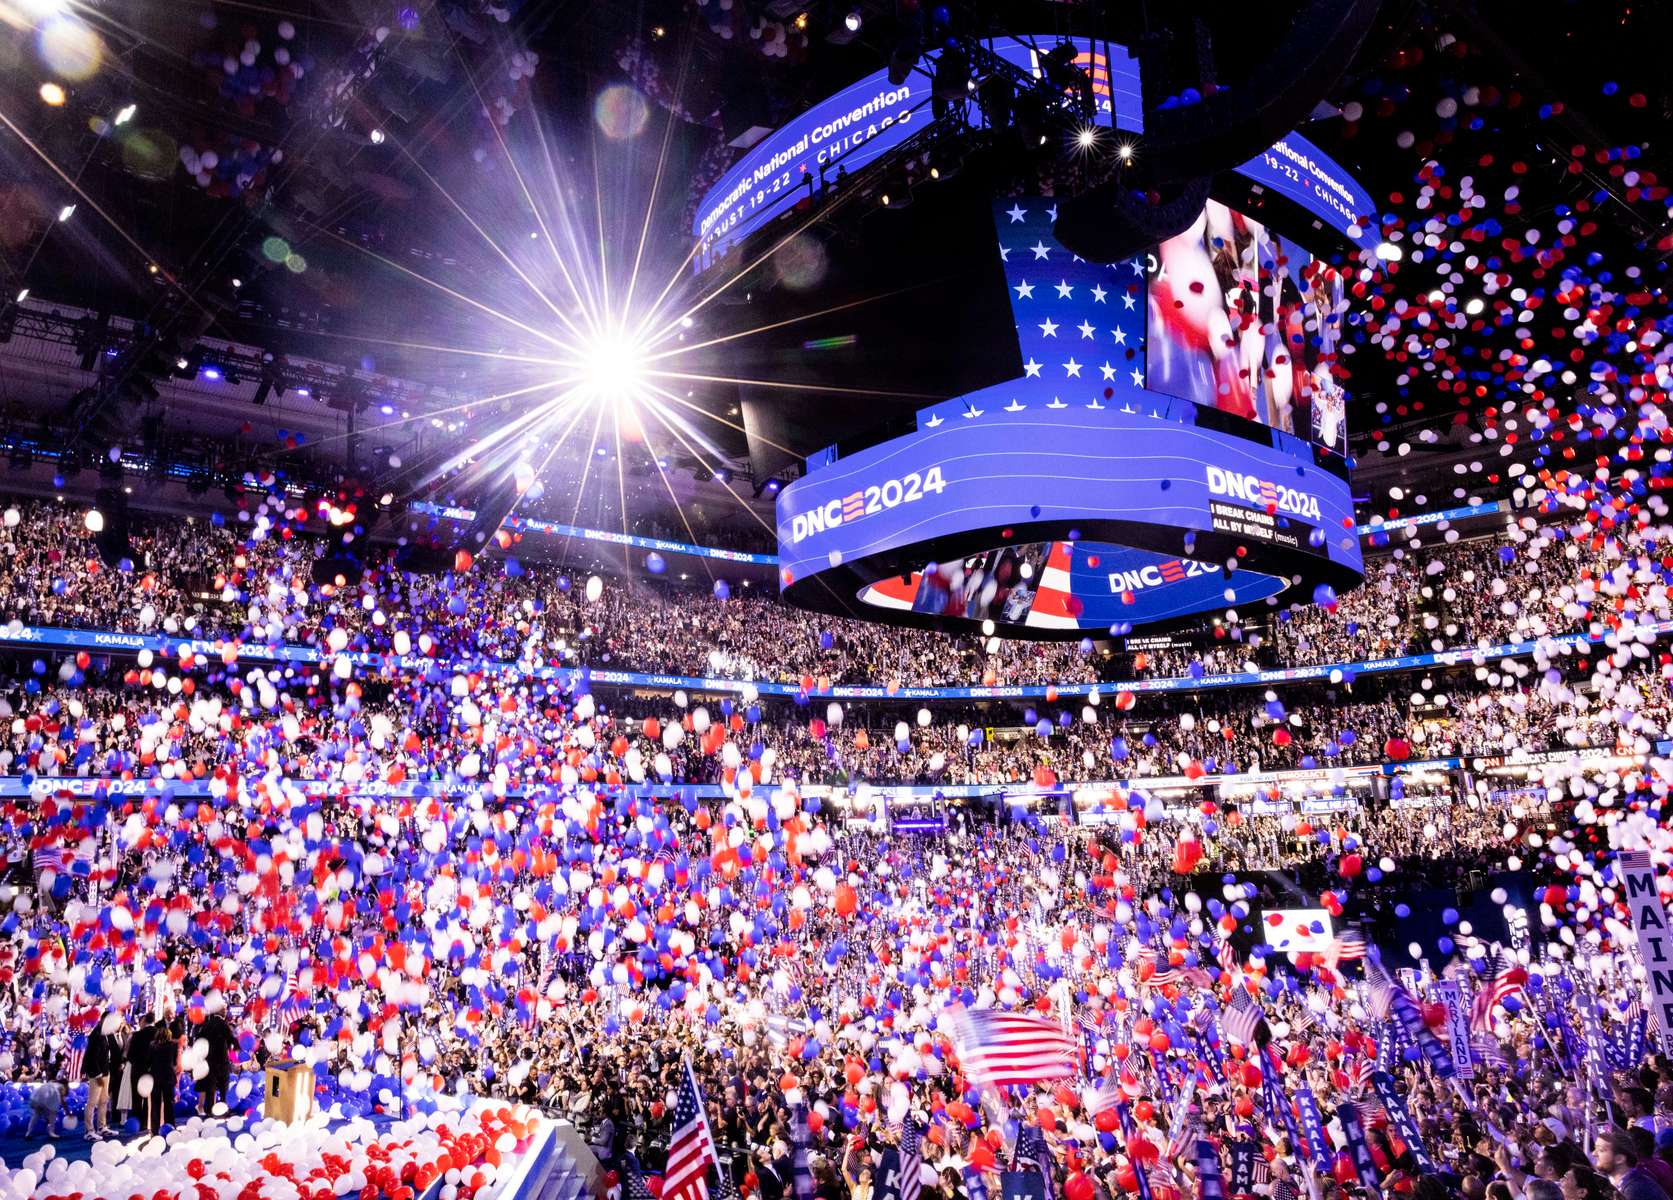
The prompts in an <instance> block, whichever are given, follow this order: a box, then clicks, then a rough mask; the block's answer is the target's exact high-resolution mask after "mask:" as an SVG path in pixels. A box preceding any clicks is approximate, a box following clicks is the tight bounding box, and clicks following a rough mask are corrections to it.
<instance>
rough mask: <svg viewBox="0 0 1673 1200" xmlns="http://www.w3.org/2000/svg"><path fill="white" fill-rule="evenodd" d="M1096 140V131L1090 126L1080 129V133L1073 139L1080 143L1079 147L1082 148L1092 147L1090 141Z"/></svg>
mask: <svg viewBox="0 0 1673 1200" xmlns="http://www.w3.org/2000/svg"><path fill="white" fill-rule="evenodd" d="M1097 140H1098V131H1097V130H1096V129H1092V128H1090V127H1089V128H1086V129H1083V130H1081V131H1080V133H1078V134H1077V135H1075V141H1076V142H1077V143H1078V144H1079V145H1080V148H1081V149H1082V150H1090V149H1092V143H1094V142H1096V141H1097Z"/></svg>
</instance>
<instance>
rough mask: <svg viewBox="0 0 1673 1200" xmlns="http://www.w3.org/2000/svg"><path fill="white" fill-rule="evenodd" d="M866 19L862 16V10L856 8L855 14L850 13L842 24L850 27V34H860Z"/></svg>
mask: <svg viewBox="0 0 1673 1200" xmlns="http://www.w3.org/2000/svg"><path fill="white" fill-rule="evenodd" d="M864 19H865V18H863V17H861V16H860V10H859V9H857V8H856V9H855V10H854V11H853V12H851V13H849V14H848V15H847V16H846V17H844V18H843V19H842V23H843V24H844V25H846V26H847V27H848V32H849V33H858V32H860V25H861V23H862V22H863V21H864Z"/></svg>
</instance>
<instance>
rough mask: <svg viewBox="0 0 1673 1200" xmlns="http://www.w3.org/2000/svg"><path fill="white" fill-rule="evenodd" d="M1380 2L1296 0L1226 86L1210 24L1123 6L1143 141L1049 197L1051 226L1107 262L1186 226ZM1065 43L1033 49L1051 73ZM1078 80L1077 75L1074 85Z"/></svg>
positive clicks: (1330, 66)
mask: <svg viewBox="0 0 1673 1200" xmlns="http://www.w3.org/2000/svg"><path fill="white" fill-rule="evenodd" d="M1378 7H1379V0H1306V3H1304V4H1302V5H1301V7H1300V10H1299V11H1298V12H1296V13H1295V15H1294V17H1293V19H1292V20H1291V22H1290V24H1289V26H1288V28H1287V29H1286V30H1285V31H1284V32H1283V34H1282V36H1281V37H1280V39H1279V41H1278V44H1277V45H1276V46H1275V47H1273V48H1272V49H1270V50H1266V51H1264V52H1263V53H1262V54H1260V55H1259V56H1257V61H1256V62H1255V63H1254V65H1253V66H1252V67H1251V68H1250V69H1249V70H1248V71H1247V72H1246V73H1245V74H1244V75H1243V76H1242V77H1240V78H1237V79H1236V80H1235V84H1234V85H1233V86H1227V81H1226V80H1223V79H1221V78H1220V75H1219V64H1220V63H1221V61H1227V62H1231V61H1233V60H1234V58H1235V55H1221V54H1218V53H1217V49H1218V48H1217V47H1216V46H1215V44H1214V37H1213V29H1212V27H1211V26H1210V24H1209V23H1208V22H1207V21H1205V20H1204V19H1203V18H1202V17H1201V16H1199V15H1197V14H1196V13H1193V12H1191V11H1190V10H1189V9H1188V8H1187V7H1186V6H1177V8H1176V9H1172V10H1168V11H1166V12H1161V13H1159V14H1158V15H1156V16H1155V18H1154V19H1151V18H1150V17H1149V16H1148V15H1147V13H1145V12H1144V11H1142V10H1141V11H1140V12H1138V13H1133V12H1128V13H1126V14H1125V18H1126V20H1127V21H1128V22H1129V23H1130V26H1131V27H1130V28H1126V29H1123V30H1120V31H1119V32H1120V36H1122V37H1123V38H1124V40H1126V41H1127V43H1128V44H1129V45H1131V46H1133V48H1134V51H1135V53H1136V54H1137V57H1138V60H1139V67H1140V75H1141V78H1142V81H1143V89H1144V142H1143V145H1142V147H1141V148H1140V151H1139V152H1138V153H1136V154H1128V155H1118V158H1117V161H1118V162H1119V163H1120V166H1121V169H1120V170H1119V171H1118V172H1116V173H1114V174H1111V175H1108V176H1106V177H1105V178H1103V179H1101V180H1098V181H1096V182H1094V184H1093V186H1091V187H1088V188H1087V189H1085V190H1084V191H1082V192H1081V193H1080V194H1078V195H1074V196H1065V197H1064V198H1062V199H1060V200H1059V201H1058V205H1057V214H1058V215H1057V221H1056V224H1055V225H1054V226H1053V229H1052V232H1053V234H1054V236H1055V237H1056V238H1057V240H1058V241H1059V242H1061V243H1062V244H1063V245H1064V246H1065V247H1066V248H1068V249H1069V250H1070V251H1072V252H1073V253H1075V254H1078V255H1080V256H1081V257H1082V258H1085V259H1089V260H1091V261H1093V262H1116V261H1119V260H1121V259H1124V258H1127V257H1130V256H1131V255H1133V254H1135V253H1137V252H1138V251H1140V250H1142V249H1144V248H1145V247H1147V246H1153V245H1155V244H1156V243H1158V242H1162V241H1166V240H1167V239H1168V238H1170V237H1173V236H1174V235H1175V234H1177V233H1179V232H1180V231H1182V230H1183V229H1185V228H1186V227H1187V226H1188V225H1189V224H1190V223H1191V222H1192V221H1193V220H1195V219H1196V217H1197V214H1198V213H1199V212H1201V210H1202V204H1203V201H1204V199H1205V198H1206V197H1207V195H1208V188H1209V183H1210V181H1211V180H1212V178H1213V177H1214V176H1215V175H1216V174H1218V173H1219V172H1221V171H1227V170H1231V169H1232V168H1233V167H1235V166H1237V165H1238V164H1239V163H1242V162H1245V161H1247V160H1248V159H1249V158H1251V157H1252V156H1254V155H1256V154H1258V153H1260V152H1261V151H1262V150H1264V149H1265V148H1266V147H1268V146H1270V145H1272V143H1273V142H1275V141H1277V140H1278V139H1279V138H1282V137H1283V136H1284V135H1285V134H1287V133H1288V132H1289V131H1290V130H1292V129H1294V128H1295V127H1296V126H1297V125H1299V124H1301V123H1302V122H1303V121H1305V120H1307V118H1308V116H1309V115H1310V114H1311V113H1312V111H1313V109H1314V107H1315V106H1316V105H1317V104H1318V102H1319V100H1320V99H1322V98H1323V96H1324V95H1325V93H1326V92H1327V91H1329V90H1330V88H1331V87H1332V86H1333V85H1334V84H1335V82H1336V80H1337V79H1338V78H1340V76H1341V74H1342V71H1343V70H1344V69H1346V66H1347V64H1348V63H1349V62H1351V61H1352V60H1353V57H1354V53H1355V52H1356V51H1357V50H1358V48H1359V45H1360V43H1361V42H1362V41H1363V40H1364V39H1365V35H1366V34H1367V33H1368V32H1369V31H1370V28H1371V23H1372V21H1373V20H1374V19H1375V17H1376V13H1377V9H1378ZM1067 46H1068V44H1067V43H1065V45H1064V46H1058V47H1055V48H1054V49H1053V50H1051V51H1050V52H1049V53H1047V54H1046V55H1045V56H1044V57H1043V59H1042V63H1041V65H1042V70H1043V73H1044V74H1045V75H1046V77H1047V78H1048V79H1052V80H1054V81H1056V80H1057V79H1058V78H1059V77H1061V78H1063V79H1065V80H1066V79H1067V75H1066V74H1064V72H1066V71H1067V70H1071V69H1074V68H1073V50H1072V47H1068V49H1069V53H1068V54H1067V55H1065V54H1064V53H1063V51H1064V50H1065V47H1067ZM1077 87H1078V84H1077Z"/></svg>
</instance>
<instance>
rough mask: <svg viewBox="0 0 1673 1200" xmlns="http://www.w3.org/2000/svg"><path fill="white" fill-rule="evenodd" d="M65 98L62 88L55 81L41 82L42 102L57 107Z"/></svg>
mask: <svg viewBox="0 0 1673 1200" xmlns="http://www.w3.org/2000/svg"><path fill="white" fill-rule="evenodd" d="M65 98H66V97H65V95H64V89H63V88H61V87H59V86H58V85H57V84H56V83H51V82H48V83H43V84H41V102H42V103H43V104H50V105H51V106H52V107H53V108H57V107H58V106H59V105H60V104H63V103H64V100H65Z"/></svg>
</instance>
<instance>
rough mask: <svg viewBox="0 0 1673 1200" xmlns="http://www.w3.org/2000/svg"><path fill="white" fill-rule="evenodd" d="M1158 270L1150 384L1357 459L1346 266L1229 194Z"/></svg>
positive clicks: (1158, 261) (1171, 248) (1169, 249)
mask: <svg viewBox="0 0 1673 1200" xmlns="http://www.w3.org/2000/svg"><path fill="white" fill-rule="evenodd" d="M1147 265H1148V268H1149V269H1148V284H1149V303H1150V321H1149V326H1148V341H1147V343H1146V345H1147V353H1146V356H1145V363H1146V385H1147V386H1148V387H1150V388H1153V389H1154V390H1156V391H1158V392H1166V393H1167V394H1169V395H1173V396H1180V397H1182V398H1184V399H1187V400H1192V401H1195V402H1196V403H1198V404H1201V405H1204V406H1206V407H1209V408H1215V409H1218V410H1220V411H1222V412H1229V413H1234V414H1236V415H1237V416H1240V417H1245V418H1248V419H1249V420H1253V421H1259V422H1260V423H1261V424H1263V425H1267V426H1270V427H1271V428H1274V429H1281V430H1283V431H1284V432H1286V433H1293V434H1295V435H1297V436H1298V437H1302V438H1305V439H1307V440H1309V441H1313V442H1316V443H1317V444H1318V445H1320V446H1323V447H1325V448H1326V449H1328V450H1331V451H1334V452H1335V453H1336V454H1339V455H1346V454H1347V440H1348V429H1347V398H1346V396H1345V394H1344V393H1343V390H1342V387H1341V385H1340V383H1339V382H1338V381H1337V379H1336V377H1335V363H1336V357H1337V351H1338V347H1339V346H1340V343H1341V335H1342V321H1343V319H1344V317H1345V315H1346V312H1347V291H1346V283H1345V279H1344V276H1343V272H1342V271H1341V270H1340V269H1339V268H1337V267H1333V266H1331V265H1330V264H1329V263H1326V262H1323V261H1321V260H1319V259H1316V258H1314V257H1313V256H1312V255H1311V254H1309V253H1308V252H1307V251H1306V250H1303V249H1302V248H1301V247H1300V246H1298V245H1297V244H1296V243H1295V242H1294V241H1292V240H1290V239H1287V238H1284V237H1280V236H1279V235H1278V234H1277V233H1275V232H1273V231H1272V230H1269V229H1268V228H1267V227H1266V226H1265V225H1264V224H1263V223H1261V222H1260V221H1256V220H1254V219H1252V218H1250V217H1248V216H1246V215H1244V214H1243V213H1240V212H1235V211H1233V210H1232V209H1230V208H1227V207H1226V206H1225V205H1224V204H1221V203H1220V202H1219V201H1218V200H1210V201H1209V202H1208V204H1207V205H1206V207H1204V209H1203V212H1202V215H1201V216H1199V217H1198V218H1197V219H1196V221H1195V222H1193V223H1192V225H1191V227H1190V228H1189V229H1187V230H1186V231H1185V232H1184V233H1181V234H1178V235H1177V236H1175V237H1172V238H1169V239H1168V240H1167V241H1165V242H1163V243H1162V244H1161V245H1160V246H1158V247H1157V248H1156V251H1155V254H1154V255H1153V256H1152V258H1151V260H1150V261H1149V263H1148V264H1147Z"/></svg>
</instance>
